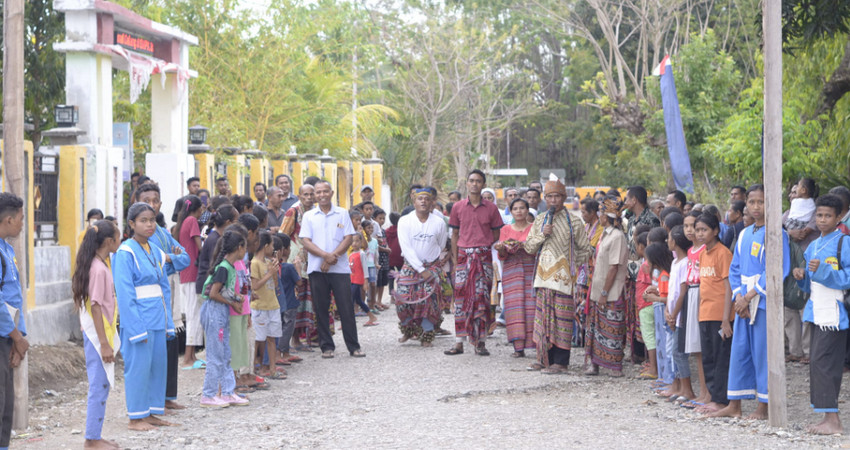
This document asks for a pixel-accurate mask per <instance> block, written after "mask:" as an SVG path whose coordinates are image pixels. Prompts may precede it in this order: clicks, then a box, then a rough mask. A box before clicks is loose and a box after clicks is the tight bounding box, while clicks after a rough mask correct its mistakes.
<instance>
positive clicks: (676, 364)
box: [661, 225, 696, 403]
mask: <svg viewBox="0 0 850 450" xmlns="http://www.w3.org/2000/svg"><path fill="white" fill-rule="evenodd" d="M667 248H668V249H670V251H671V252H672V253H673V254H674V255H675V257H676V259H675V260H674V261H673V265H672V267H671V269H670V289H669V291H668V294H667V310H666V312H665V320H666V322H667V330H668V332H669V333H668V336H667V337H668V344H667V348H668V349H669V350H670V354H672V355H673V378H674V380H673V385H672V386H671V387H670V389H669V390H667V391H665V392H662V393H661V395H664V396H667V397H670V399H671V401H676V402H677V403H682V402H686V401H688V400H693V399H694V398H695V397H696V395H694V390H693V387H692V386H691V367H690V364H689V363H688V355H687V354H686V353H685V352H683V351H681V349H680V348H679V333H680V331H681V323H682V320H681V318H680V317H679V316H680V315H679V313H678V311H681V305H682V304H683V303H684V302H686V301H687V298H688V256H687V255H688V250H690V248H691V241H689V240H688V238H687V237H686V236H685V228H684V227H683V226H681V225H679V226H675V227H673V229H671V230H670V235H669V236H668V239H667Z"/></svg>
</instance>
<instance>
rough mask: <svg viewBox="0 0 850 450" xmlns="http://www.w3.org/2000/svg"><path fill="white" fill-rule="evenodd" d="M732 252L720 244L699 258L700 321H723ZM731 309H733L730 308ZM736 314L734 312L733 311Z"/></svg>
mask: <svg viewBox="0 0 850 450" xmlns="http://www.w3.org/2000/svg"><path fill="white" fill-rule="evenodd" d="M731 264H732V252H730V251H729V249H728V248H726V246H725V245H723V244H721V243H720V242H718V243H716V244H715V245H714V248H712V249H711V250H708V249H706V250H705V251H703V252H702V254H701V255H700V257H699V279H700V284H699V321H700V322H706V321H720V320H723V305H724V302H725V301H726V283H727V282H728V279H729V266H730V265H731ZM730 309H731V308H730ZM732 314H734V310H732Z"/></svg>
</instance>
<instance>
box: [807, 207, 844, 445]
mask: <svg viewBox="0 0 850 450" xmlns="http://www.w3.org/2000/svg"><path fill="white" fill-rule="evenodd" d="M816 205H817V210H816V212H815V218H816V223H817V227H818V230H819V231H820V237H819V238H818V239H816V240H815V241H814V242H812V244H811V245H809V248H808V249H807V250H806V261H807V263H808V267H807V269H801V268H795V269H794V278H795V279H797V284H798V285H799V286H800V288H801V289H802V290H803V291H805V292H811V296H810V298H809V300H808V301H807V302H806V307H805V309H804V310H803V320H804V321H806V322H811V323H812V324H813V325H814V326H813V327H812V343H811V351H810V352H809V355H810V357H811V364H810V365H809V380H810V381H809V383H810V384H809V392H810V396H811V403H812V407H813V408H814V410H815V412H819V413H823V420H821V421H820V422H819V423H817V424H814V425H810V426H809V427H808V428H807V430H808V431H809V432H810V433H813V434H827V435H828V434H836V433H843V432H844V429H843V427H842V426H841V419H840V418H839V417H838V394H839V392H841V377H842V370H843V365H844V352H845V349H846V344H847V329H848V327H849V326H850V321H848V318H847V310H846V309H845V307H844V302H843V299H844V293H843V292H842V291H844V290H846V289H850V238H847V237H846V236H844V235H842V233H841V231H839V230H838V229H837V227H838V224H839V223H840V222H841V217H842V215H841V212H842V210H843V209H844V207H843V201H842V200H841V198H839V197H837V196H835V195H824V196H823V197H820V198H818V199H817V202H816Z"/></svg>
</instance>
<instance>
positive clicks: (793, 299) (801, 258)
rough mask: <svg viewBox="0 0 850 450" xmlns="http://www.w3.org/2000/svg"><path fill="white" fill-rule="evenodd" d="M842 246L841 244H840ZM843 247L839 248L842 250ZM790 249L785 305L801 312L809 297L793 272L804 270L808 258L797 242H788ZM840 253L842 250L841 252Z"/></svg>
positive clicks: (785, 282)
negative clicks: (789, 267) (798, 283)
mask: <svg viewBox="0 0 850 450" xmlns="http://www.w3.org/2000/svg"><path fill="white" fill-rule="evenodd" d="M839 245H841V244H839ZM840 248H841V247H839V249H840ZM788 249H789V255H788V256H789V258H790V259H791V271H790V272H789V273H788V276H787V277H785V280H784V281H783V282H782V286H783V292H784V297H785V298H784V299H783V303H784V304H785V307H786V308H791V309H795V310H798V311H799V310H801V309H803V307H805V306H806V302H808V301H809V296H808V294H806V293H805V292H803V290H802V289H800V286H798V285H797V280H795V279H794V275H793V274H792V272H793V271H794V269H795V268H799V269H803V268H805V267H806V258H805V255H804V253H803V249H802V248H800V246H799V245H797V243H796V242H794V241H792V240H790V239H789V240H788ZM839 251H840V250H839Z"/></svg>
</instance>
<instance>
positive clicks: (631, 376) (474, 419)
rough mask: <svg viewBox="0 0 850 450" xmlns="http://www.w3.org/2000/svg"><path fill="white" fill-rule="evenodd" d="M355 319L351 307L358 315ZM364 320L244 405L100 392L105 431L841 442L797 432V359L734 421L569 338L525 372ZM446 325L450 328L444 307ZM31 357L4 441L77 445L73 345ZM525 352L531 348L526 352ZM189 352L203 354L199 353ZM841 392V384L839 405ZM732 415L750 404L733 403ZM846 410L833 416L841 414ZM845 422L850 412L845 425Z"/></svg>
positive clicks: (500, 347)
mask: <svg viewBox="0 0 850 450" xmlns="http://www.w3.org/2000/svg"><path fill="white" fill-rule="evenodd" d="M364 320H365V318H358V323H359V324H360V325H362V323H363V321H364ZM379 320H380V325H379V326H377V327H371V328H363V327H362V326H361V327H358V333H359V337H360V341H361V345H362V347H363V350H364V351H365V352H366V353H367V355H368V356H367V357H366V358H363V359H356V358H351V357H349V356H348V354H347V352H346V351H345V348H344V345H343V344H342V336H341V333H340V332H337V334H336V341H337V353H336V355H337V356H336V358H334V359H331V360H322V359H321V358H320V357H319V353H318V352H314V353H300V354H299V355H300V356H302V357H303V358H304V362H302V363H299V364H296V365H293V366H290V367H289V368H288V371H289V378H288V379H287V380H282V381H271V384H272V389H271V390H269V391H264V392H256V393H253V394H251V395H249V398H250V400H251V405H250V406H247V407H243V408H237V407H230V408H226V409H222V410H209V409H202V408H200V407H199V406H198V400H199V397H200V387H201V384H202V381H203V371H202V370H181V371H180V379H179V380H180V381H179V390H180V395H179V399H178V401H180V402H181V403H183V404H184V405H187V406H188V407H189V408H188V409H187V410H185V411H181V412H179V413H178V414H177V415H174V416H169V418H170V420H173V421H175V422H177V423H180V424H181V426H180V427H175V428H165V429H158V430H156V431H151V432H146V433H139V432H130V431H127V429H126V423H127V420H126V416H125V413H126V410H125V409H124V384H123V380H122V379H121V378H122V377H121V376H120V373H121V369H120V367H119V369H118V370H117V371H116V375H117V377H116V378H117V379H118V381H117V383H116V384H117V386H116V389H115V390H113V392H112V393H111V394H110V397H109V401H108V404H107V419H106V421H105V425H104V437H106V438H108V439H112V440H115V441H117V442H118V443H120V444H121V445H122V446H123V447H124V448H132V449H148V448H178V447H179V448H192V449H195V448H197V449H204V448H212V447H221V446H225V447H230V448H262V449H266V448H284V447H297V448H343V447H347V448H366V447H368V448H372V449H375V448H400V447H403V448H459V447H466V446H473V445H474V446H476V447H483V448H537V447H542V446H544V445H547V446H552V445H554V446H555V447H556V448H568V447H578V446H594V447H602V446H607V447H610V448H626V447H627V448H659V447H673V446H675V447H680V448H719V447H731V446H742V445H744V446H746V447H748V448H771V449H773V448H795V449H796V448H830V447H831V448H850V439H848V438H846V437H842V436H810V435H808V434H806V433H805V432H803V429H804V426H805V425H806V424H808V423H811V422H813V421H815V420H816V419H818V415H816V414H815V413H814V412H812V410H811V408H810V407H809V390H808V366H805V365H802V364H789V365H788V366H787V372H788V401H789V407H788V416H789V421H790V426H789V427H788V428H787V429H781V430H778V429H773V428H770V427H769V426H767V424H766V423H765V422H752V421H746V420H740V419H708V420H705V419H702V418H701V417H699V415H698V414H696V413H693V412H691V411H689V410H685V409H684V408H680V407H676V406H673V405H670V404H668V403H664V402H663V401H661V400H660V399H659V398H658V397H655V396H654V395H653V394H652V392H651V390H650V389H649V383H648V382H646V381H643V380H638V379H636V378H635V376H636V375H637V368H636V367H635V366H632V365H626V375H627V376H626V377H625V378H623V379H614V378H609V377H606V376H600V377H595V378H591V377H585V376H582V375H581V363H582V362H583V358H584V352H583V349H575V350H574V351H573V357H572V361H571V368H570V373H569V374H566V375H555V376H546V375H542V374H540V373H536V372H528V371H526V370H525V367H526V366H527V365H528V364H529V363H530V362H532V358H529V357H526V358H525V359H514V358H510V357H509V355H510V353H511V352H512V348H511V347H510V346H508V344H507V342H506V337H505V334H504V329H502V328H500V329H498V330H497V331H496V333H495V334H494V335H493V336H492V337H491V339H490V340H489V341H488V342H489V345H488V348H490V350H491V353H492V356H489V357H479V356H475V355H474V354H473V352H472V351H471V348H470V347H469V346H467V348H466V350H467V351H466V353H464V354H463V355H458V356H445V355H443V350H445V349H447V348H448V347H450V346H451V345H452V343H453V338H452V337H441V338H438V339H437V340H436V341H435V345H434V347H433V348H430V349H426V348H421V347H420V346H419V344H418V342H416V341H409V342H408V343H405V344H399V343H398V342H396V339H397V338H398V328H397V322H398V321H397V318H396V317H395V314H394V312H393V311H392V310H389V311H386V312H384V313H383V314H381V315H380V316H379ZM445 323H446V325H447V326H448V327H449V328H451V325H452V324H451V316H448V317H447V320H446V322H445ZM30 351H31V353H30V355H29V358H30V360H29V361H30V363H29V364H30V369H29V370H30V427H29V428H28V429H27V430H25V431H21V432H19V433H16V435H15V437H14V439H13V442H12V446H13V447H16V448H27V449H50V450H55V449H57V448H80V447H81V446H82V444H83V440H84V438H83V435H82V431H83V430H84V429H85V400H86V389H87V381H86V374H85V364H84V358H83V351H82V347H81V346H80V345H79V344H75V343H65V344H62V345H57V346H49V347H45V346H41V347H33V348H32V349H31V350H30ZM532 353H533V352H532ZM201 356H202V355H201ZM848 397H850V394H848V393H847V389H844V392H843V393H842V404H846V401H847V399H848ZM744 406H745V410H744V413H745V414H747V413H748V412H750V411H752V410H753V409H754V408H755V403H754V402H745V405H744ZM842 415H843V416H845V417H844V419H845V421H848V420H850V419H848V418H847V417H846V414H842ZM848 423H850V422H848Z"/></svg>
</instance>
